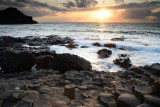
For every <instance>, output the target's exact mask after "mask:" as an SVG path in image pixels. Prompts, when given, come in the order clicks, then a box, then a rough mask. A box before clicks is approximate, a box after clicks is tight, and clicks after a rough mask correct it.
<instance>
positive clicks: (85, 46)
mask: <svg viewBox="0 0 160 107" xmlns="http://www.w3.org/2000/svg"><path fill="white" fill-rule="evenodd" d="M81 48H89V46H81Z"/></svg>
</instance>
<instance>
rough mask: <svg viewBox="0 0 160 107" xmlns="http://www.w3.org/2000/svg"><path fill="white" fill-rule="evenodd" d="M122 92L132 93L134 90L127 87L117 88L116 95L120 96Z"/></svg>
mask: <svg viewBox="0 0 160 107" xmlns="http://www.w3.org/2000/svg"><path fill="white" fill-rule="evenodd" d="M121 94H132V90H129V89H125V88H117V89H116V91H115V95H116V96H120V95H121Z"/></svg>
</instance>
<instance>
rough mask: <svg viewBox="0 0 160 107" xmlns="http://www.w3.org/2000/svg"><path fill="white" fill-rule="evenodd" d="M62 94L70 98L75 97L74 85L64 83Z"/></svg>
mask: <svg viewBox="0 0 160 107" xmlns="http://www.w3.org/2000/svg"><path fill="white" fill-rule="evenodd" d="M64 96H67V97H68V98H70V99H75V85H73V84H69V85H65V88H64Z"/></svg>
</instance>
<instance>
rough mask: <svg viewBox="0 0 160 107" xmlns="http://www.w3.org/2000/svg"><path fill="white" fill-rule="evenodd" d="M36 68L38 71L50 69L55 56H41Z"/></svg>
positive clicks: (37, 60)
mask: <svg viewBox="0 0 160 107" xmlns="http://www.w3.org/2000/svg"><path fill="white" fill-rule="evenodd" d="M35 63H36V68H38V69H50V68H51V66H52V63H53V56H51V55H43V56H39V57H38V58H37V59H36V61H35Z"/></svg>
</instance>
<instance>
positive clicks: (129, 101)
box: [118, 94, 140, 107]
mask: <svg viewBox="0 0 160 107" xmlns="http://www.w3.org/2000/svg"><path fill="white" fill-rule="evenodd" d="M139 104H140V100H138V99H137V98H136V97H135V96H134V95H132V94H121V95H120V96H119V97H118V107H136V106H137V105H139Z"/></svg>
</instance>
